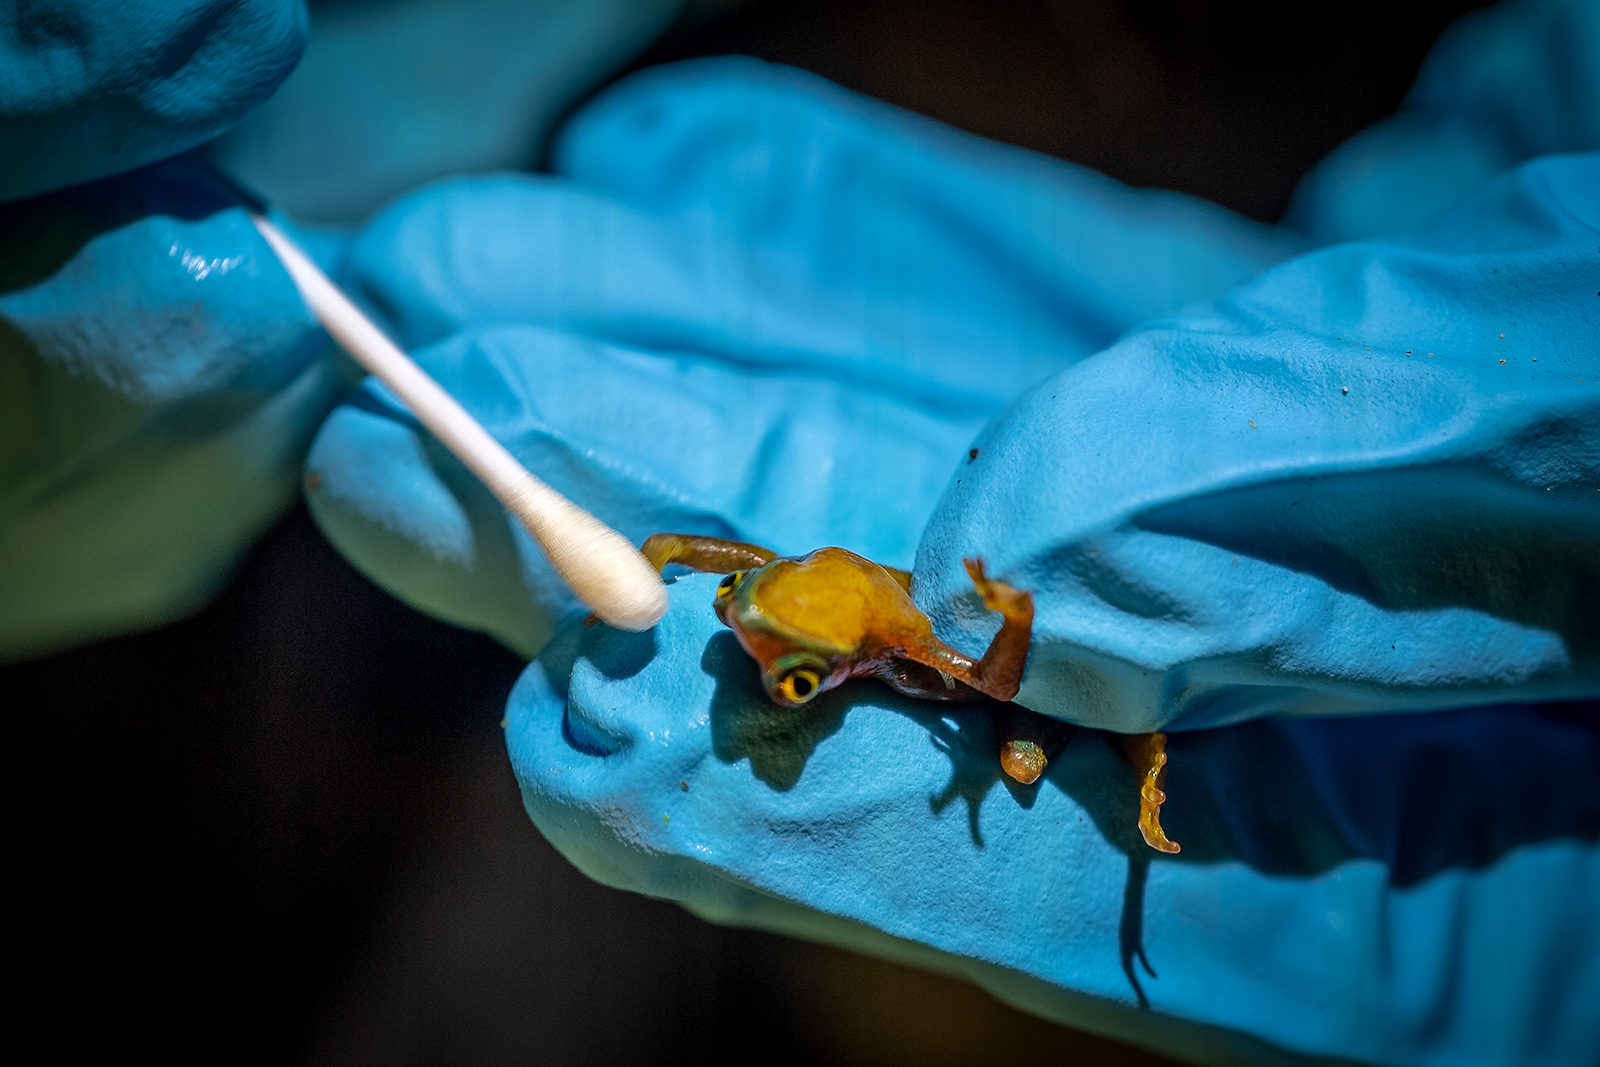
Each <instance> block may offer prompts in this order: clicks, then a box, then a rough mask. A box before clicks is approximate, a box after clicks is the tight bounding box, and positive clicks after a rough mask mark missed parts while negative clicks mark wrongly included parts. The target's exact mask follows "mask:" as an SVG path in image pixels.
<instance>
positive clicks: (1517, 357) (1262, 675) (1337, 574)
mask: <svg viewBox="0 0 1600 1067" xmlns="http://www.w3.org/2000/svg"><path fill="white" fill-rule="evenodd" d="M1597 248H1600V154H1589V155H1585V156H1552V157H1547V158H1546V159H1544V160H1541V161H1538V162H1535V163H1530V164H1527V165H1526V166H1524V167H1523V168H1521V169H1519V170H1518V171H1515V172H1513V173H1512V174H1510V175H1507V176H1506V177H1504V178H1502V179H1500V180H1498V181H1496V182H1495V183H1494V184H1492V185H1491V186H1490V187H1489V188H1488V189H1486V190H1484V191H1483V192H1482V193H1480V194H1479V195H1478V196H1477V197H1474V198H1472V199H1470V200H1468V201H1467V202H1466V203H1464V204H1463V205H1461V206H1460V207H1459V208H1458V209H1456V210H1455V211H1454V212H1452V213H1450V214H1448V215H1447V216H1446V217H1445V218H1444V219H1442V220H1440V221H1439V222H1437V223H1436V224H1434V225H1433V226H1432V227H1431V228H1429V229H1426V230H1424V231H1422V232H1421V233H1420V234H1418V235H1417V236H1415V237H1414V238H1412V239H1409V240H1408V241H1406V242H1405V243H1400V242H1398V241H1397V242H1394V243H1376V242H1375V243H1368V244H1349V245H1340V246H1336V247H1333V248H1330V249H1327V250H1324V251H1321V252H1317V253H1314V254H1312V255H1308V256H1305V257H1302V258H1300V259H1297V260H1295V261H1293V262H1291V263H1288V264H1285V265H1284V266H1282V267H1279V268H1277V269H1276V270H1273V271H1270V272H1268V273H1267V274H1266V275H1265V276H1263V277H1262V278H1261V279H1259V280H1258V281H1256V282H1254V283H1252V284H1251V285H1249V286H1246V287H1244V288H1242V289H1240V290H1239V291H1237V292H1235V293H1233V294H1231V295H1230V296H1229V297H1227V298H1226V299H1224V300H1222V301H1219V302H1217V303H1216V304H1214V305H1212V306H1210V307H1208V308H1204V309H1201V310H1197V311H1193V312H1190V313H1187V314H1185V315H1181V316H1178V317H1175V318H1172V319H1168V320H1165V321H1158V322H1154V323H1150V324H1147V325H1145V326H1144V327H1142V328H1140V329H1139V330H1137V331H1135V332H1134V333H1133V334H1131V335H1129V336H1128V337H1126V338H1124V339H1123V340H1122V341H1120V342H1119V343H1118V344H1116V345H1115V346H1113V347H1112V348H1110V349H1108V350H1107V351H1105V352H1102V353H1100V354H1098V355H1096V356H1095V357H1094V358H1092V359H1089V360H1085V361H1083V362H1082V363H1079V364H1078V365H1076V366H1074V367H1072V368H1070V369H1069V370H1067V371H1064V372H1062V373H1061V374H1059V375H1057V376H1055V377H1054V378H1051V379H1050V380H1048V381H1046V382H1044V383H1041V384H1040V385H1039V386H1037V387H1035V388H1034V389H1033V390H1031V391H1029V392H1028V393H1027V394H1026V395H1024V396H1023V397H1022V398H1021V399H1019V400H1018V401H1017V402H1016V403H1014V404H1012V405H1011V406H1010V407H1009V408H1008V409H1007V410H1006V412H1005V414H1004V415H1002V416H1001V417H1000V418H999V419H997V420H996V421H995V422H994V423H993V424H991V425H990V426H989V427H988V429H987V430H986V431H985V432H984V435H983V436H982V437H981V438H980V439H979V440H978V441H977V447H978V448H979V449H980V458H979V459H978V461H977V462H975V463H973V464H971V465H969V466H967V467H966V468H964V469H963V471H962V472H960V481H959V482H953V483H952V484H951V486H950V488H949V490H948V491H947V492H946V494H945V496H944V498H943V499H942V500H941V502H940V504H939V508H938V510H937V511H936V512H935V514H934V516H933V518H932V520H931V521H930V523H929V525H928V529H927V533H926V535H925V536H924V538H923V541H922V545H921V548H920V550H919V552H918V557H917V567H916V574H917V581H918V586H917V588H918V594H917V595H918V600H919V602H921V603H922V604H923V605H924V607H925V608H926V609H927V610H929V612H930V614H931V615H932V617H933V618H934V622H935V627H936V628H937V629H938V630H939V631H940V632H941V633H943V634H946V635H947V639H948V638H953V643H955V644H956V645H957V647H976V648H979V649H981V648H982V647H983V645H984V643H985V642H986V641H987V638H988V635H989V633H991V632H992V631H993V629H994V628H995V623H994V622H993V620H992V619H991V618H989V617H986V616H987V613H986V612H984V611H983V610H982V608H981V605H979V604H978V603H977V601H976V598H975V596H974V595H973V594H972V593H971V583H970V582H969V581H968V580H967V578H966V574H965V571H964V570H963V568H962V564H961V558H962V556H964V555H968V556H970V555H974V554H977V555H981V556H983V557H984V558H985V559H986V560H987V561H988V562H989V564H990V568H991V573H992V574H995V575H996V576H998V577H1001V578H1003V579H1005V580H1006V581H1008V582H1010V583H1011V584H1013V585H1015V586H1017V587H1019V588H1023V589H1031V590H1033V592H1034V597H1035V601H1036V603H1037V604H1038V608H1039V613H1038V616H1037V617H1036V619H1035V622H1034V629H1033V635H1034V637H1033V647H1032V649H1031V651H1030V654H1029V659H1028V672H1027V676H1026V677H1025V678H1024V679H1023V684H1022V691H1021V693H1020V694H1019V695H1018V697H1017V700H1018V702H1020V703H1022V704H1025V705H1027V706H1028V707H1030V708H1033V709H1035V710H1038V711H1041V712H1044V713H1045V714H1048V715H1052V716H1055V717H1057V718H1063V719H1068V720H1070V721H1073V722H1080V723H1084V724H1086V725H1091V726H1100V727H1106V728H1110V729H1116V730H1123V731H1128V732H1139V731H1144V730H1155V729H1161V728H1164V727H1169V726H1170V727H1174V728H1180V729H1181V728H1194V727H1202V726H1215V725H1219V724H1222V723H1228V722H1236V721H1238V720H1240V719H1245V718H1251V717H1254V716H1259V715H1265V714H1271V713H1283V712H1292V713H1309V714H1326V713H1334V712H1346V711H1374V710H1382V709H1400V708H1428V707H1435V708H1436V707H1451V706H1457V705H1461V704H1466V703H1471V702H1483V701H1492V700H1505V699H1508V698H1512V699H1536V698H1545V699H1548V698H1552V697H1563V696H1574V695H1595V694H1597V693H1600V612H1597V611H1596V610H1595V604H1596V603H1597V601H1600V343H1597V340H1596V339H1597V338H1600V300H1597V299H1596V295H1600V294H1596V293H1595V290H1596V284H1595V270H1596V264H1597V260H1596V249H1597ZM1042 486H1048V487H1049V488H1048V491H1042V490H1041V487H1042Z"/></svg>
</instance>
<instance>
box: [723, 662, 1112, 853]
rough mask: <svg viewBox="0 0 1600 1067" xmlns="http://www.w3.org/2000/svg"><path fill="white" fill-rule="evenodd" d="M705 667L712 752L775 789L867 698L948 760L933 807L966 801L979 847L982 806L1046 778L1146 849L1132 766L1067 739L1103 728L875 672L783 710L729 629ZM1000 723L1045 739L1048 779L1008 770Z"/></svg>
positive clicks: (1034, 792) (789, 785) (1028, 798)
mask: <svg viewBox="0 0 1600 1067" xmlns="http://www.w3.org/2000/svg"><path fill="white" fill-rule="evenodd" d="M700 666H701V669H702V670H704V671H705V672H706V674H707V675H709V676H710V677H711V678H713V679H714V680H715V683H716V688H715V690H714V692H713V694H712V697H711V707H710V720H711V744H712V751H713V752H714V753H715V755H716V756H717V758H718V759H720V760H722V761H723V762H725V763H736V762H738V761H739V760H746V759H747V760H749V761H750V768H751V772H752V773H753V774H754V775H755V776H756V778H757V779H759V780H760V781H762V782H763V783H765V784H766V785H768V786H769V787H771V788H773V789H775V790H778V791H780V792H787V791H789V790H790V789H793V788H794V787H795V785H796V784H798V782H799V781H800V776H801V774H802V773H803V772H804V771H805V767H806V764H807V763H808V762H809V761H810V759H811V756H812V754H813V753H814V752H815V751H816V750H817V747H818V746H819V745H820V744H821V743H822V742H823V741H825V740H826V739H827V738H829V737H831V736H832V735H833V734H835V733H837V732H838V731H839V729H840V727H842V726H843V725H844V719H845V715H846V714H847V713H848V712H849V711H850V709H851V708H852V707H854V706H856V705H858V704H862V703H865V702H866V701H869V700H870V701H871V703H872V704H873V705H874V706H876V707H879V708H884V709H887V710H889V711H892V712H894V713H896V714H899V715H902V716H904V717H905V718H907V719H910V720H911V721H912V722H914V723H916V724H917V725H918V726H919V727H921V728H922V730H923V731H924V732H925V733H926V734H927V736H928V738H929V740H930V741H931V743H932V744H933V746H934V747H935V748H937V749H938V750H939V751H940V752H942V753H943V754H944V755H945V756H946V757H947V758H948V759H949V760H950V780H949V782H948V783H947V784H946V785H945V787H944V788H943V789H942V790H941V791H939V792H938V793H935V794H933V795H931V796H930V797H929V798H928V807H929V810H930V812H932V813H933V814H935V815H937V814H939V813H941V812H943V811H944V810H945V809H946V808H948V807H949V806H950V805H951V804H952V803H954V802H955V801H957V800H960V801H962V802H963V804H964V806H965V808H966V814H967V826H968V831H969V834H970V836H971V838H972V843H973V846H974V847H976V848H982V847H984V840H983V831H982V827H981V825H980V824H979V810H980V808H981V807H982V805H983V802H984V799H985V798H986V797H987V796H988V794H989V793H990V791H991V790H993V789H994V787H995V786H996V785H997V784H999V785H1002V786H1004V788H1005V789H1006V792H1007V793H1008V794H1009V795H1010V796H1011V798H1012V800H1013V801H1014V802H1015V803H1016V804H1017V805H1018V806H1019V807H1022V808H1032V807H1033V805H1034V803H1035V802H1036V801H1037V799H1038V795H1039V790H1040V788H1041V786H1042V785H1043V783H1044V782H1045V781H1052V782H1054V783H1055V784H1056V785H1057V786H1058V787H1060V788H1062V789H1063V791H1064V792H1067V793H1069V794H1071V795H1072V796H1073V797H1074V799H1076V800H1078V802H1079V803H1080V804H1081V805H1082V806H1083V807H1084V809H1085V810H1086V811H1088V812H1090V814H1091V816H1092V817H1093V818H1094V820H1095V823H1096V825H1097V827H1098V828H1099V829H1100V831H1101V833H1102V834H1104V835H1105V836H1106V838H1107V839H1108V840H1110V841H1112V842H1113V844H1115V845H1116V846H1117V847H1119V848H1122V849H1123V850H1124V851H1131V850H1132V849H1133V848H1134V847H1135V846H1137V847H1139V848H1143V847H1144V845H1143V843H1142V842H1141V841H1140V840H1139V836H1138V833H1137V832H1136V830H1135V829H1134V827H1135V824H1136V821H1137V818H1138V810H1139V805H1138V792H1137V790H1138V780H1137V778H1136V776H1135V775H1134V774H1133V772H1132V769H1131V768H1129V767H1128V765H1127V764H1126V763H1125V762H1122V761H1120V760H1119V759H1118V757H1117V756H1116V755H1115V753H1114V752H1112V751H1111V749H1110V748H1109V746H1106V745H1104V744H1103V743H1102V744H1099V745H1096V743H1095V742H1093V741H1091V742H1089V743H1088V744H1087V745H1082V744H1079V745H1076V746H1073V745H1069V744H1068V741H1069V740H1070V739H1071V738H1072V735H1073V734H1075V733H1079V732H1081V733H1084V734H1086V735H1089V736H1091V737H1092V736H1093V735H1095V734H1097V733H1098V731H1092V730H1091V731H1080V730H1078V728H1076V727H1072V726H1069V725H1067V724H1065V723H1060V722H1056V721H1055V720H1053V719H1048V718H1045V717H1044V716H1041V715H1035V714H1033V713H1032V712H1029V711H1026V710H1025V709H1022V708H1020V707H1017V706H1016V705H1012V704H1003V703H1000V702H998V701H987V700H986V701H980V702H976V703H970V704H956V703H949V704H946V703H942V702H936V701H928V700H917V699H915V698H913V697H907V696H903V695H901V694H899V693H896V692H894V691H893V690H892V689H889V688H888V687H887V686H885V685H883V683H881V682H878V681H875V680H872V679H856V680H852V681H850V682H847V683H845V684H844V685H843V686H841V687H839V688H838V689H835V690H833V691H831V692H828V693H824V694H823V695H822V696H820V697H818V698H817V699H816V700H814V701H812V702H811V703H809V704H807V705H806V706H805V707H804V708H783V707H779V706H778V705H776V704H774V703H772V701H771V700H770V699H769V698H768V697H767V695H766V693H765V691H764V690H763V689H762V687H761V682H760V678H759V674H758V672H757V668H756V666H755V664H754V663H753V661H752V660H751V659H750V656H749V655H748V654H747V653H746V652H745V651H744V649H743V648H741V647H740V646H739V643H738V640H737V639H736V638H735V637H734V636H733V634H732V633H729V632H726V631H723V632H720V633H716V634H713V635H712V637H711V639H710V640H708V641H707V642H706V647H705V651H704V652H703V653H702V654H701V657H700ZM1002 730H1006V731H1008V736H1027V737H1029V738H1030V739H1033V740H1036V741H1039V742H1040V743H1041V744H1043V746H1044V747H1045V750H1046V752H1047V753H1048V754H1049V755H1050V757H1051V762H1050V766H1049V768H1048V770H1047V772H1046V775H1045V777H1044V778H1043V779H1041V780H1040V781H1039V782H1036V783H1034V784H1032V785H1020V784H1018V783H1017V782H1015V781H1013V780H1012V779H1011V778H1009V777H1007V776H1005V775H1004V774H1003V773H1002V772H1001V769H1000V762H999V751H1000V743H1001V742H1000V733H1001V731H1002ZM1108 779H1109V780H1108Z"/></svg>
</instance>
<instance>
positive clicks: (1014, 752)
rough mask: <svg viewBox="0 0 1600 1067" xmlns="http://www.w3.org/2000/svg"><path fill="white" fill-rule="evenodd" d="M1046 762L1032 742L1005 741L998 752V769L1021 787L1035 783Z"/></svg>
mask: <svg viewBox="0 0 1600 1067" xmlns="http://www.w3.org/2000/svg"><path fill="white" fill-rule="evenodd" d="M1048 762H1050V761H1049V760H1047V759H1045V755H1044V749H1043V748H1040V747H1039V745H1038V743H1037V742H1034V741H1007V742H1006V744H1005V747H1004V748H1002V749H1001V750H1000V769H1001V770H1003V771H1005V772H1006V774H1008V775H1010V776H1011V777H1012V778H1013V779H1015V780H1016V781H1018V782H1020V783H1021V784H1023V785H1032V784H1033V783H1034V782H1037V781H1038V780H1039V776H1040V775H1041V774H1043V773H1044V767H1045V764H1046V763H1048Z"/></svg>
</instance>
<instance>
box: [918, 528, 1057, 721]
mask: <svg viewBox="0 0 1600 1067" xmlns="http://www.w3.org/2000/svg"><path fill="white" fill-rule="evenodd" d="M965 562H966V565H967V575H968V576H969V577H970V578H971V579H972V584H973V585H974V586H976V587H977V589H978V595H979V596H981V597H983V603H984V606H985V607H987V608H988V609H989V610H990V611H998V612H1000V614H1001V615H1002V616H1004V619H1005V621H1003V622H1002V623H1001V624H1000V632H999V633H997V634H995V635H994V640H993V641H990V642H989V650H988V651H987V652H985V653H984V654H983V658H982V659H980V660H975V659H973V658H972V657H970V656H964V655H962V654H961V653H960V652H957V651H956V650H955V649H953V648H951V647H950V646H949V645H947V644H945V643H944V642H943V641H940V640H938V639H937V638H934V639H932V640H931V641H928V642H927V643H926V644H923V645H920V646H917V647H911V648H907V649H905V650H904V651H903V652H902V653H901V655H902V656H903V657H904V658H905V659H908V660H911V661H912V662H914V663H920V664H922V665H923V666H925V667H932V668H933V669H934V670H936V671H939V672H940V673H941V674H946V675H950V676H951V677H953V678H955V679H957V680H959V681H962V682H965V683H966V684H967V685H970V686H971V687H972V688H974V689H976V690H977V691H978V692H980V693H982V694H983V695H984V696H988V697H993V698H994V699H996V700H1010V699H1011V698H1012V697H1014V696H1016V695H1017V690H1018V689H1019V688H1021V687H1022V668H1023V667H1025V666H1026V665H1027V662H1028V645H1029V644H1030V643H1031V642H1032V640H1033V596H1032V594H1030V593H1024V592H1022V591H1020V590H1017V589H1013V588H1011V587H1010V586H1009V585H1007V584H1005V583H1004V582H996V581H993V580H992V579H990V578H988V577H987V576H985V575H984V573H983V561H982V560H981V559H969V560H966V561H965Z"/></svg>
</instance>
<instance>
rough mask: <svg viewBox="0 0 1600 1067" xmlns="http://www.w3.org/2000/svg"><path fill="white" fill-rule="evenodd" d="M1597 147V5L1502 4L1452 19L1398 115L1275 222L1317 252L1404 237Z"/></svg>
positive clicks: (1571, 0)
mask: <svg viewBox="0 0 1600 1067" xmlns="http://www.w3.org/2000/svg"><path fill="white" fill-rule="evenodd" d="M1596 148H1600V4H1595V3H1592V2H1591V0H1512V2H1507V3H1502V4H1498V5H1496V6H1494V7H1491V8H1488V9H1486V10H1483V11H1478V12H1474V13H1473V14H1471V15H1468V16H1467V17H1465V18H1463V19H1461V20H1460V21H1459V22H1457V23H1455V24H1454V25H1452V26H1451V27H1450V28H1449V29H1447V30H1446V31H1445V32H1444V34H1443V35H1441V36H1440V38H1439V40H1438V42H1437V43H1436V44H1435V45H1434V46H1433V49H1432V50H1431V51H1430V52H1429V53H1428V58H1427V60H1426V62H1424V63H1423V66H1422V70H1421V71H1420V72H1419V73H1418V75H1417V81H1416V84H1415V85H1413V86H1412V87H1411V92H1410V93H1409V94H1407V96H1406V100H1405V103H1404V106H1403V107H1402V108H1401V110H1400V113H1399V114H1398V115H1395V116H1394V117H1392V118H1389V119H1386V120H1384V121H1383V122H1379V123H1377V124H1375V125H1373V126H1372V127H1370V128H1368V129H1366V130H1363V131H1362V132H1361V133H1359V134H1357V135H1356V136H1355V137H1352V138H1351V139H1350V140H1349V141H1347V142H1345V143H1344V144H1343V145H1340V146H1339V147H1338V148H1337V149H1335V150H1334V151H1333V153H1332V154H1331V155H1329V157H1328V158H1327V159H1325V160H1323V161H1322V162H1321V163H1319V164H1318V165H1317V167H1316V169H1315V170H1313V171H1312V172H1311V174H1310V175H1309V176H1308V177H1307V178H1306V180H1305V181H1303V182H1302V183H1301V184H1300V187H1299V188H1298V189H1296V190H1295V195H1294V199H1293V201H1292V202H1291V203H1290V205H1289V210H1288V212H1287V214H1286V216H1285V218H1284V221H1285V222H1286V223H1288V224H1289V225H1291V226H1295V227H1298V228H1299V229H1301V230H1304V231H1305V232H1306V233H1307V234H1309V235H1310V236H1311V238H1312V239H1313V240H1314V241H1316V242H1317V243H1318V244H1332V243H1333V242H1335V241H1350V240H1359V239H1361V238H1365V237H1375V236H1379V235H1383V234H1396V233H1403V232H1405V231H1407V230H1410V229H1412V228H1414V227H1416V226H1419V225H1422V224H1424V223H1427V222H1429V221H1430V220H1432V219H1434V218H1436V217H1438V216H1439V215H1440V214H1441V213H1442V212H1443V211H1445V210H1446V209H1448V208H1449V207H1451V206H1452V205H1454V204H1456V203H1457V202H1459V201H1460V200H1461V199H1462V198H1463V197H1465V196H1468V195H1470V194H1472V193H1474V192H1476V191H1477V190H1478V189H1480V188H1482V187H1483V186H1484V185H1486V184H1487V183H1488V182H1489V181H1490V180H1492V179H1493V178H1495V177H1496V176H1498V175H1500V174H1502V173H1504V172H1505V171H1506V170H1509V169H1510V168H1511V167H1513V166H1515V165H1516V164H1518V163H1521V162H1523V161H1524V160H1527V159H1531V158H1533V157H1534V156H1540V155H1546V154H1549V153H1553V152H1581V151H1585V150H1593V149H1596Z"/></svg>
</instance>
